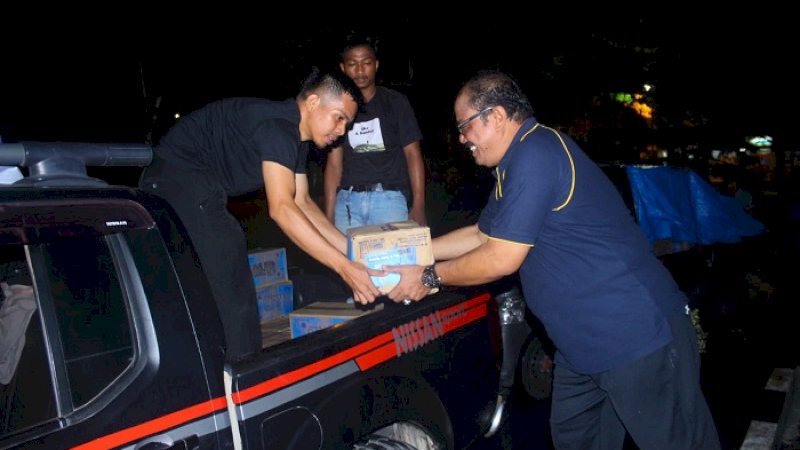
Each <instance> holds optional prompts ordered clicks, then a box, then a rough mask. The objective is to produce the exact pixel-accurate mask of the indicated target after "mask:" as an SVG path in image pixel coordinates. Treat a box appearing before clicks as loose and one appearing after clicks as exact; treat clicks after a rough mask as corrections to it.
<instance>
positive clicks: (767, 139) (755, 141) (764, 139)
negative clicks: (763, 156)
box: [747, 135, 772, 147]
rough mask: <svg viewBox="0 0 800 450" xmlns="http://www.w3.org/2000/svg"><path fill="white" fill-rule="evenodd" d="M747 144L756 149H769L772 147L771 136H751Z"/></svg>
mask: <svg viewBox="0 0 800 450" xmlns="http://www.w3.org/2000/svg"><path fill="white" fill-rule="evenodd" d="M747 142H748V143H750V144H751V145H754V146H756V147H769V146H771V145H772V136H768V135H765V136H753V137H751V138H750V139H748V140H747Z"/></svg>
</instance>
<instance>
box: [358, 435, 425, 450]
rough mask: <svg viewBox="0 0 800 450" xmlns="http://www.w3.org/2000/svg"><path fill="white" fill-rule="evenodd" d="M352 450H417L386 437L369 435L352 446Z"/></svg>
mask: <svg viewBox="0 0 800 450" xmlns="http://www.w3.org/2000/svg"><path fill="white" fill-rule="evenodd" d="M353 450H419V449H417V447H414V446H412V445H409V444H406V443H405V442H400V441H397V440H395V439H392V438H388V437H386V436H381V435H378V434H370V435H369V436H367V437H365V438H363V439H362V440H360V441H358V442H356V443H355V445H353Z"/></svg>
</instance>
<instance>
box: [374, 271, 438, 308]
mask: <svg viewBox="0 0 800 450" xmlns="http://www.w3.org/2000/svg"><path fill="white" fill-rule="evenodd" d="M424 268H425V267H424V266H414V265H402V266H383V271H384V272H386V273H399V274H400V282H399V283H397V286H395V287H394V289H392V291H391V292H389V293H388V294H387V295H388V297H389V298H390V299H392V301H394V302H395V303H400V302H402V301H403V300H413V301H419V300H420V299H422V298H424V297H425V296H426V295H428V294H430V293H431V292H430V289H429V288H428V287H427V286H425V285H424V284H422V270H423V269H424Z"/></svg>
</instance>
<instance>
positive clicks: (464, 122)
mask: <svg viewBox="0 0 800 450" xmlns="http://www.w3.org/2000/svg"><path fill="white" fill-rule="evenodd" d="M492 109H494V106H487V107H486V108H483V109H482V110H480V111H478V112H476V113H475V114H473V115H471V116H469V117H467V118H466V119H464V120H462V121H461V122H459V123H458V124H457V125H456V129H457V130H458V133H459V134H464V127H466V126H467V124H468V123H470V122H472V121H473V120H475V119H477V118H478V117H479V116H481V115H483V114H484V113H487V112H489V111H491V110H492Z"/></svg>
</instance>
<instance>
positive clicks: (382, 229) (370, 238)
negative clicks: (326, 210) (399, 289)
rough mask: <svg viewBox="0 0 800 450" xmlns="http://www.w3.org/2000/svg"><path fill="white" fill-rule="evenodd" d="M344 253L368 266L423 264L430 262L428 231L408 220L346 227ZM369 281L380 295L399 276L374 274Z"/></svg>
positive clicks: (430, 248) (429, 233)
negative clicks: (345, 250)
mask: <svg viewBox="0 0 800 450" xmlns="http://www.w3.org/2000/svg"><path fill="white" fill-rule="evenodd" d="M347 256H348V258H350V260H352V261H357V262H360V263H362V264H364V265H365V266H367V267H369V268H371V269H380V268H381V267H382V266H383V265H399V264H417V265H422V266H427V265H428V264H433V262H434V260H433V247H432V246H431V230H430V228H428V227H423V226H420V225H417V223H416V222H414V221H411V220H408V221H405V222H391V223H387V224H383V225H368V226H364V227H356V228H350V229H349V230H347ZM372 282H373V283H374V284H375V286H376V287H377V288H378V289H379V290H380V291H381V292H382V293H383V294H388V293H389V292H390V291H391V290H392V289H393V288H394V287H395V286H397V283H399V282H400V275H399V274H389V275H387V276H385V277H377V276H376V277H372Z"/></svg>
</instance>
